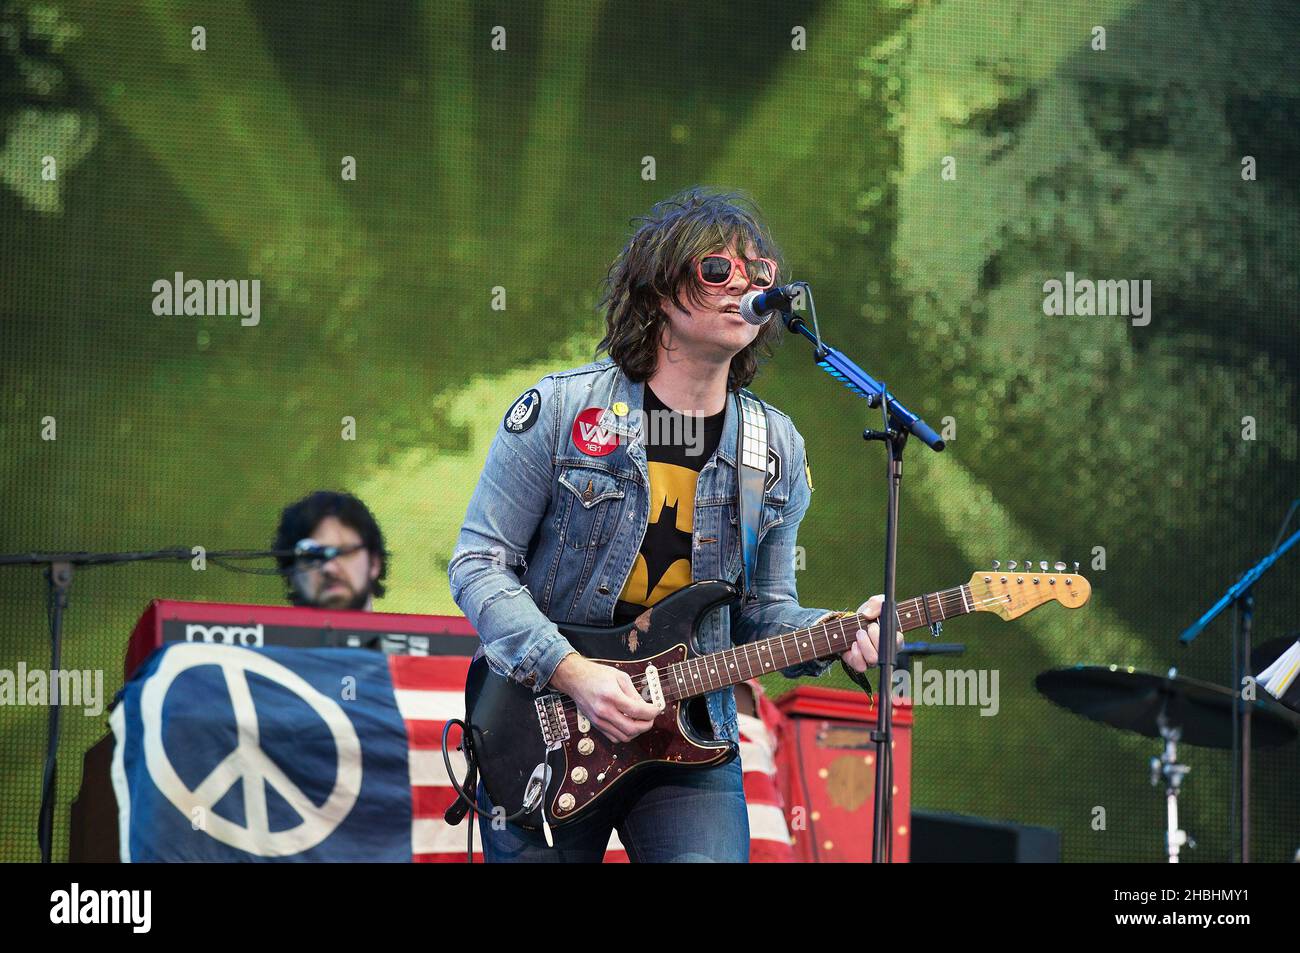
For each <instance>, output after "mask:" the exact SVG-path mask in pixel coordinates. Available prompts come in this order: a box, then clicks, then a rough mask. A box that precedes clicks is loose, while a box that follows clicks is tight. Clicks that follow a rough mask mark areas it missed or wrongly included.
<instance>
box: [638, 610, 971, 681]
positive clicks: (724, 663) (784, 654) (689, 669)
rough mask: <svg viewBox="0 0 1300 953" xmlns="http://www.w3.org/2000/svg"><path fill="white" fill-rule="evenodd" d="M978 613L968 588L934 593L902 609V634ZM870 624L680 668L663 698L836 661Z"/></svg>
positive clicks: (739, 650)
mask: <svg viewBox="0 0 1300 953" xmlns="http://www.w3.org/2000/svg"><path fill="white" fill-rule="evenodd" d="M977 608H978V607H977V606H976V605H975V599H974V598H973V597H972V594H971V589H970V586H968V585H963V586H957V587H956V588H954V589H945V590H943V591H942V592H931V593H929V594H927V595H924V596H918V597H917V598H915V599H907V600H904V601H903V602H900V603H899V604H898V606H897V619H898V631H900V632H907V631H909V630H911V629H919V628H921V627H922V626H927V625H931V624H933V623H935V622H942V621H944V620H945V619H951V618H952V617H953V616H959V615H966V614H967V613H968V612H974V611H975V610H976V609H977ZM867 624H868V621H867V619H866V618H865V617H864V616H860V615H848V616H844V617H843V618H839V619H827V620H826V621H825V622H822V623H819V624H817V625H814V626H810V627H808V628H806V629H796V630H795V631H793V632H787V633H785V634H784V635H778V636H775V637H773V638H770V639H761V640H759V641H756V642H748V643H746V644H745V645H739V646H736V647H735V648H733V649H727V650H726V651H724V652H714V653H712V654H711V655H700V656H696V657H695V658H690V659H687V660H686V661H684V662H678V663H676V664H674V665H672V666H670V668H669V670H668V671H667V672H665V673H663V674H661V684H662V685H663V689H664V697H665V698H670V699H681V698H692V697H694V696H696V695H703V694H704V693H706V692H711V691H715V690H717V689H719V688H726V687H727V686H728V685H735V684H736V683H737V682H744V681H748V680H749V679H751V678H757V677H758V676H759V675H765V674H767V673H769V672H774V671H776V670H777V669H782V668H786V667H787V666H790V665H798V664H799V663H801V662H811V661H814V660H816V659H825V658H833V657H835V656H837V655H839V654H840V653H842V652H845V651H847V650H848V649H849V648H851V647H852V645H853V643H854V641H856V639H857V633H858V630H859V629H863V628H866V626H867Z"/></svg>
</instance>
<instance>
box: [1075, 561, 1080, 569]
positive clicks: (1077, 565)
mask: <svg viewBox="0 0 1300 953" xmlns="http://www.w3.org/2000/svg"><path fill="white" fill-rule="evenodd" d="M1074 571H1075V572H1078V571H1079V564H1078V562H1077V561H1076V562H1075V564H1074Z"/></svg>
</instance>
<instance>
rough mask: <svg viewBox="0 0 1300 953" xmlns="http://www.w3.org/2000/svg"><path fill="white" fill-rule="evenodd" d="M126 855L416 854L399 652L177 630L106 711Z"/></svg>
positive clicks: (307, 857)
mask: <svg viewBox="0 0 1300 953" xmlns="http://www.w3.org/2000/svg"><path fill="white" fill-rule="evenodd" d="M110 723H111V725H112V729H113V734H114V736H115V740H116V745H115V748H114V755H113V766H112V776H113V786H114V790H115V792H116V794H117V803H118V810H119V826H120V830H119V838H120V843H121V851H122V860H123V861H244V860H259V861H410V860H411V859H412V854H413V849H412V831H413V821H412V783H411V782H412V776H411V764H410V760H411V758H410V742H409V738H408V733H407V726H406V722H405V721H404V720H403V717H402V714H401V712H400V710H399V707H398V699H397V694H396V692H395V691H394V687H393V680H392V675H391V670H390V665H389V659H388V658H387V657H385V656H384V655H382V654H379V653H377V652H372V651H368V650H365V649H342V648H330V649H296V648H263V649H257V650H254V649H246V648H241V647H238V646H230V645H208V644H199V643H175V644H170V645H167V646H164V647H163V648H161V649H159V650H158V651H157V652H155V653H154V654H153V655H152V656H151V657H150V658H149V660H148V661H147V662H146V663H145V664H144V665H143V666H142V667H141V668H140V670H139V671H138V672H137V673H136V675H135V677H133V678H132V679H131V681H130V682H128V683H127V685H126V686H125V687H124V688H123V689H122V692H121V694H120V695H119V703H118V704H117V706H116V707H115V708H114V710H113V713H112V716H111V718H110Z"/></svg>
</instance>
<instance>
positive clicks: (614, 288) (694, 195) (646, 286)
mask: <svg viewBox="0 0 1300 953" xmlns="http://www.w3.org/2000/svg"><path fill="white" fill-rule="evenodd" d="M760 216H761V213H760V212H759V210H758V207H757V206H756V205H755V204H754V203H753V202H752V201H751V200H750V199H749V198H747V197H746V196H745V195H743V194H742V193H739V192H720V191H718V190H716V189H711V188H705V187H701V186H695V187H692V188H689V189H685V190H684V191H681V192H678V193H677V194H676V195H674V196H672V197H671V198H667V199H665V200H663V201H662V202H659V203H658V204H656V205H655V206H654V208H652V209H651V210H650V213H649V214H648V215H645V216H643V217H641V218H636V219H633V220H632V224H633V225H636V226H637V228H636V230H635V231H634V232H633V234H632V237H631V238H630V239H629V240H628V243H627V245H626V246H625V247H624V248H623V250H622V251H621V252H620V253H619V255H618V258H616V259H615V260H614V263H613V264H612V265H611V266H610V268H609V272H608V274H606V276H605V293H604V296H603V297H602V298H601V302H600V306H601V308H603V309H604V311H605V336H604V338H602V339H601V342H600V344H599V345H597V347H596V353H597V354H598V355H599V354H600V353H601V352H602V351H604V352H606V353H608V354H609V356H610V357H612V358H613V359H614V362H615V363H616V364H618V366H619V367H620V368H621V369H622V370H623V373H624V374H626V375H627V376H628V377H629V378H630V379H631V380H634V381H638V382H640V381H645V380H648V379H649V378H650V376H651V375H652V374H654V372H655V366H656V362H657V360H658V346H659V340H660V336H661V335H662V333H663V329H664V326H665V324H666V322H667V321H668V315H667V314H666V313H665V312H664V310H663V308H662V307H661V306H660V302H661V301H662V300H663V299H664V298H669V299H670V300H672V302H673V303H674V304H675V305H677V307H679V308H682V307H683V306H682V299H681V295H682V294H683V293H684V294H685V295H686V297H687V298H688V299H689V300H690V301H691V303H692V304H696V305H699V304H702V303H703V300H704V295H705V294H706V293H707V289H706V288H705V287H704V286H703V285H702V284H701V282H700V280H699V276H698V275H697V274H696V272H695V262H696V260H697V259H698V258H699V257H700V256H701V255H705V254H707V253H709V252H711V251H717V250H718V249H720V248H732V247H738V248H741V249H743V248H744V247H745V245H746V243H752V244H753V246H754V249H755V251H756V252H757V253H758V255H760V256H762V257H764V258H771V259H772V260H773V261H775V262H776V263H777V265H778V266H779V267H780V269H781V270H782V271H783V270H784V264H783V262H782V259H781V252H780V249H778V248H777V246H776V243H775V242H774V241H773V240H772V236H771V234H770V233H769V232H768V230H767V226H766V225H764V224H763V223H762V220H761V217H760ZM638 223H639V224H638ZM683 310H685V309H684V308H683ZM783 330H784V326H783V325H782V324H781V322H780V321H769V322H768V323H767V324H766V325H764V326H763V330H762V331H760V332H759V333H758V336H757V337H756V338H754V340H753V341H751V342H750V343H749V344H748V345H747V346H746V347H745V349H744V350H742V351H741V352H740V353H739V354H737V355H735V356H734V357H733V358H732V359H731V368H730V370H729V371H728V373H727V389H728V390H731V391H735V390H739V389H740V388H742V387H746V386H748V385H749V383H750V382H751V381H752V380H753V379H754V375H755V374H756V373H757V372H758V366H759V363H760V361H762V360H764V359H766V358H769V357H771V356H772V345H773V344H774V343H775V342H776V341H777V340H779V339H780V337H781V334H782V331H783Z"/></svg>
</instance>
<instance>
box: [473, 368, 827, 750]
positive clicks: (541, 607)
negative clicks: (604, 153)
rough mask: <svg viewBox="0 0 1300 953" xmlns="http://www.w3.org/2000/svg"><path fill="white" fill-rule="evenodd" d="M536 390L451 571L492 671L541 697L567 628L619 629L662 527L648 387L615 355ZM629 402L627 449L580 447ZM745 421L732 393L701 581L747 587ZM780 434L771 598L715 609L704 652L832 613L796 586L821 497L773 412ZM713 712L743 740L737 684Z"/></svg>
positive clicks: (701, 503)
mask: <svg viewBox="0 0 1300 953" xmlns="http://www.w3.org/2000/svg"><path fill="white" fill-rule="evenodd" d="M535 389H536V391H537V393H538V394H539V395H540V400H538V401H536V404H537V406H536V408H535V409H532V408H531V407H530V403H531V402H525V403H523V404H520V403H519V402H517V403H516V406H517V407H518V413H516V414H515V415H513V419H512V416H511V415H510V414H507V417H506V418H504V419H503V420H502V423H501V425H499V426H498V428H497V433H496V436H495V438H494V439H493V441H492V445H491V447H490V448H489V449H488V455H487V460H486V461H485V462H484V464H483V472H482V474H481V475H480V476H479V480H478V485H477V486H476V487H475V489H474V495H473V497H472V498H471V499H470V503H469V510H468V512H467V513H466V515H465V523H464V526H462V527H461V531H460V537H459V539H458V540H457V543H456V550H455V552H454V553H453V555H452V558H451V561H450V564H449V565H448V568H447V575H448V578H449V579H450V582H451V595H452V598H453V599H454V600H455V601H456V604H457V605H458V606H460V608H461V611H463V612H464V613H465V616H466V617H467V618H468V619H469V621H470V623H471V624H472V625H473V626H474V628H475V629H476V630H477V631H478V634H479V638H480V639H481V641H482V650H481V651H482V652H483V654H485V655H486V656H487V661H488V665H489V666H490V667H491V669H492V670H493V671H494V672H496V673H497V674H498V675H500V676H502V677H504V678H512V679H515V680H516V681H518V682H519V683H521V684H523V685H526V686H529V687H531V688H532V689H533V690H534V691H536V692H541V691H542V690H543V688H544V687H545V686H546V684H547V682H548V681H549V680H550V678H551V674H552V673H553V672H554V671H555V667H556V666H557V665H558V664H559V663H560V660H561V659H562V658H564V657H565V656H566V655H568V654H569V653H570V652H572V651H574V649H573V648H572V646H571V645H570V644H569V642H568V640H567V639H565V638H564V636H562V635H561V634H560V632H559V629H558V628H557V627H556V622H562V623H578V624H584V625H611V624H612V620H613V617H614V606H615V603H616V602H617V601H618V597H619V594H620V593H621V592H622V590H623V585H624V583H626V581H627V579H628V575H629V574H630V573H631V571H632V566H633V564H634V562H635V561H636V557H637V552H638V551H639V550H640V548H641V542H642V540H643V538H644V536H645V532H646V527H647V524H648V522H649V518H650V495H649V486H650V482H649V475H648V471H647V468H646V452H645V433H644V431H645V429H646V428H645V426H644V423H645V422H644V419H643V414H642V413H641V411H642V407H643V404H642V400H643V395H644V393H645V385H644V384H638V383H633V382H632V381H631V380H629V379H628V378H627V376H626V375H625V374H624V373H623V372H622V370H620V369H619V367H618V366H617V365H616V364H615V363H614V362H613V360H612V359H610V358H605V359H603V360H600V361H596V362H594V363H592V364H587V365H585V366H583V367H579V368H575V369H573V370H568V371H561V372H558V373H555V374H548V375H547V376H546V377H543V378H542V379H541V381H540V382H538V384H537V386H536V388H535ZM620 402H621V403H622V404H626V406H627V412H626V413H625V414H623V415H620V416H613V417H612V418H607V419H608V420H609V421H610V423H611V426H609V427H608V428H607V429H608V430H610V431H611V432H613V433H617V434H618V437H619V440H618V446H617V448H616V449H614V450H613V452H611V453H608V454H606V455H604V456H588V455H587V454H586V453H583V452H582V451H581V450H579V449H578V447H577V446H576V445H575V443H574V440H573V439H572V436H571V435H572V433H573V431H574V422H575V420H576V419H577V417H578V415H579V414H580V413H582V411H583V410H585V409H588V408H593V407H594V408H600V409H604V408H612V407H614V406H615V405H616V404H618V403H620ZM526 408H527V410H526ZM619 409H622V408H619ZM525 410H526V412H525ZM737 416H738V411H737V408H736V401H735V399H734V397H733V396H732V395H731V394H728V395H727V407H726V417H725V423H724V427H723V431H722V437H721V440H720V441H719V444H718V448H717V450H716V451H715V452H714V454H713V456H712V457H710V458H709V460H708V461H707V462H706V463H705V464H704V467H703V469H702V470H701V471H700V474H699V479H698V481H697V484H696V495H695V516H694V540H693V556H692V559H691V578H692V580H693V581H700V580H705V579H727V580H730V581H733V582H735V581H737V580H738V578H739V576H740V574H741V556H740V536H739V526H738V524H737V512H736V491H737V482H738V481H737V474H736V459H735V456H736V436H737V426H738V423H737ZM507 424H510V426H507ZM767 428H768V429H767V439H768V446H769V447H770V448H772V449H773V450H774V451H775V452H776V455H777V456H778V457H779V458H780V461H779V462H780V465H779V467H778V469H779V474H778V475H777V478H776V481H775V483H774V484H773V485H772V486H771V488H770V489H768V490H767V491H766V492H765V494H764V500H763V513H762V519H761V521H760V523H759V534H758V538H759V544H758V559H757V566H756V568H755V584H756V591H757V593H758V598H757V599H755V600H752V601H747V602H745V603H744V604H743V606H733V607H731V608H730V609H728V608H727V607H720V608H718V609H716V610H714V611H713V612H712V613H710V614H709V616H708V617H706V619H705V620H704V621H703V622H702V623H701V625H700V629H699V632H698V636H697V638H698V648H699V650H700V651H701V652H705V653H707V652H717V651H721V650H723V649H726V648H730V647H731V644H732V643H733V642H734V643H735V644H737V645H739V644H742V643H745V642H748V641H751V640H753V639H757V638H763V637H768V636H773V635H777V634H779V633H781V632H786V631H791V630H793V629H798V628H804V627H806V626H810V625H812V624H813V623H814V622H816V621H818V620H819V619H821V618H823V617H825V616H826V615H827V614H828V613H829V611H830V610H827V609H808V608H804V607H803V606H801V605H799V598H798V594H797V592H796V590H795V570H794V555H795V538H796V535H797V533H798V531H799V522H800V520H802V519H803V515H804V512H805V511H806V510H807V509H808V504H809V502H810V499H811V487H810V486H809V485H808V477H807V476H806V472H807V471H806V466H805V464H806V460H805V457H804V441H803V437H802V436H800V434H799V431H798V430H796V429H795V427H794V424H793V423H792V422H791V420H790V418H789V417H787V416H786V415H785V414H783V413H781V412H780V411H778V410H776V409H775V408H774V407H771V406H770V405H767ZM552 620H554V621H552ZM830 664H831V663H830V662H829V661H821V662H807V663H804V664H801V665H793V666H790V667H789V668H786V669H782V672H783V673H784V674H785V675H787V676H788V677H790V678H798V677H801V676H804V675H820V674H822V673H823V672H825V671H826V669H827V668H828V667H829V666H830ZM706 706H707V709H708V713H709V720H710V722H711V725H712V728H713V731H714V736H715V737H717V738H719V739H721V738H729V739H731V740H732V741H737V740H738V737H739V735H738V731H737V726H736V703H735V696H734V694H733V692H732V689H731V688H724V689H719V690H718V691H714V692H711V693H709V694H708V696H707V697H706Z"/></svg>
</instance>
